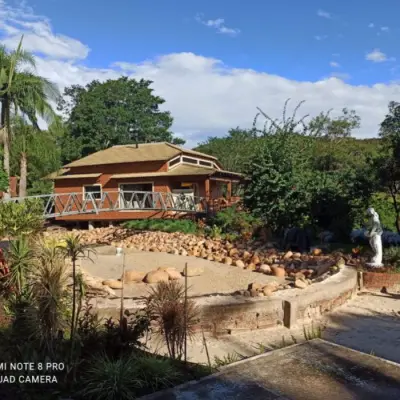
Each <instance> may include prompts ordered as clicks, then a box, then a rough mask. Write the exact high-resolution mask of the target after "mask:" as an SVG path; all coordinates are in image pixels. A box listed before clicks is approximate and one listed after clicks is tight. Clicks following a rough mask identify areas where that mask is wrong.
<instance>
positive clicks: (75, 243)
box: [64, 234, 95, 342]
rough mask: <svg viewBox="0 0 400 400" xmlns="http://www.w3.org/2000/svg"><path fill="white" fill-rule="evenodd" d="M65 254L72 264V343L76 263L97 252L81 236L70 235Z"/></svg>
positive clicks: (67, 237)
mask: <svg viewBox="0 0 400 400" xmlns="http://www.w3.org/2000/svg"><path fill="white" fill-rule="evenodd" d="M64 240H65V252H66V254H67V256H68V257H69V258H70V259H71V262H72V317H71V342H73V341H74V339H75V331H76V326H77V317H78V315H77V313H76V294H77V293H76V292H77V290H76V289H77V274H76V262H77V261H78V260H79V259H80V258H90V255H91V254H92V253H95V251H94V250H93V249H91V248H89V247H88V246H87V245H85V244H84V243H83V241H82V237H81V236H80V235H74V234H70V235H68V236H66V237H65V239H64Z"/></svg>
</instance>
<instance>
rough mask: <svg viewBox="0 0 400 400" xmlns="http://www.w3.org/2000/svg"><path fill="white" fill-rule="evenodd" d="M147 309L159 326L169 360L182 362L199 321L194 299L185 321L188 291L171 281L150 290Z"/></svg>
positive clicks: (161, 283)
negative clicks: (186, 343)
mask: <svg viewBox="0 0 400 400" xmlns="http://www.w3.org/2000/svg"><path fill="white" fill-rule="evenodd" d="M147 309H148V313H149V315H151V317H152V318H154V319H155V320H156V321H157V323H158V324H157V328H158V329H157V330H158V333H159V334H160V335H161V336H162V337H163V339H164V341H165V344H166V346H167V348H168V353H169V355H170V357H171V358H174V359H181V358H182V356H183V352H184V345H185V339H186V337H187V338H189V339H190V338H191V337H192V336H193V334H194V329H193V328H194V326H195V324H196V323H197V322H198V316H199V313H200V312H199V308H198V307H197V305H196V304H195V303H194V302H193V301H192V300H188V301H187V302H186V319H185V288H184V286H183V285H182V284H180V283H179V282H178V281H168V282H160V283H158V285H157V286H156V287H155V288H151V289H150V295H149V297H148V299H147Z"/></svg>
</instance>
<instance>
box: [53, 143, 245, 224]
mask: <svg viewBox="0 0 400 400" xmlns="http://www.w3.org/2000/svg"><path fill="white" fill-rule="evenodd" d="M50 179H52V180H54V193H55V194H56V195H57V198H56V203H57V201H58V202H59V203H60V204H61V203H62V205H63V207H64V206H65V205H66V203H67V202H69V203H70V204H69V209H70V210H71V213H64V214H63V215H61V216H60V215H59V216H57V217H56V220H58V221H92V222H93V221H103V222H105V221H108V222H110V221H122V220H129V219H145V218H165V217H181V216H184V215H187V214H188V213H187V212H185V210H187V211H188V212H189V211H190V212H191V213H192V214H193V211H195V212H196V213H204V212H206V211H210V210H213V209H215V206H216V205H219V204H222V203H224V204H228V205H229V204H231V203H232V202H235V201H237V200H238V198H237V197H234V196H232V185H235V184H240V183H241V182H243V179H244V178H243V176H242V175H241V174H238V173H234V172H229V171H225V170H224V169H223V167H222V165H221V164H220V163H219V161H218V160H217V159H216V158H215V157H212V156H210V155H207V154H203V153H199V152H197V151H193V150H187V149H183V148H181V147H178V146H176V145H173V144H170V143H166V142H161V143H145V144H137V145H135V144H133V145H123V146H114V147H111V148H108V149H106V150H102V151H98V152H97V153H94V154H90V155H88V156H87V157H84V158H82V159H80V160H77V161H73V162H71V163H70V164H68V165H65V166H64V167H63V169H62V170H61V171H59V172H58V173H56V174H55V175H53V176H52V177H50ZM72 194H73V195H72ZM71 195H72V197H74V199H72V197H71ZM71 199H72V200H71ZM178 200H179V201H180V203H179V205H177V201H178ZM77 201H80V202H81V204H80V205H77V204H76V202H77ZM85 201H86V203H85V207H86V209H87V208H88V207H94V208H97V207H98V210H97V212H96V213H94V212H92V213H79V212H75V213H74V212H73V211H74V210H75V211H77V209H78V208H79V207H82V202H85ZM182 201H183V203H182ZM183 204H186V206H184V205H183ZM64 208H65V207H64ZM70 214H72V215H70Z"/></svg>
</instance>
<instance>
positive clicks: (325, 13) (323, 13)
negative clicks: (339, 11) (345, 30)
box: [317, 10, 332, 19]
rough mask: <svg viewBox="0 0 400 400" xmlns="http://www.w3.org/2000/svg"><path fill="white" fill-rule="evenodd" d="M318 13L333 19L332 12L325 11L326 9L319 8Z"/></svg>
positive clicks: (319, 15)
mask: <svg viewBox="0 0 400 400" xmlns="http://www.w3.org/2000/svg"><path fill="white" fill-rule="evenodd" d="M317 15H318V17H321V18H327V19H331V18H332V15H331V13H329V12H327V11H324V10H318V11H317Z"/></svg>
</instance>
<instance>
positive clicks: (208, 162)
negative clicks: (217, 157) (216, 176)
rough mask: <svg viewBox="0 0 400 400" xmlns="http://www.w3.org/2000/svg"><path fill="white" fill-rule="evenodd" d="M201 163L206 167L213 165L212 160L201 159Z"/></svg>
mask: <svg viewBox="0 0 400 400" xmlns="http://www.w3.org/2000/svg"><path fill="white" fill-rule="evenodd" d="M199 162H200V165H203V166H204V167H212V166H213V165H212V163H211V162H210V161H202V160H200V161H199Z"/></svg>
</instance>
